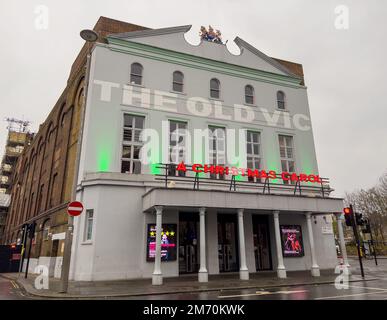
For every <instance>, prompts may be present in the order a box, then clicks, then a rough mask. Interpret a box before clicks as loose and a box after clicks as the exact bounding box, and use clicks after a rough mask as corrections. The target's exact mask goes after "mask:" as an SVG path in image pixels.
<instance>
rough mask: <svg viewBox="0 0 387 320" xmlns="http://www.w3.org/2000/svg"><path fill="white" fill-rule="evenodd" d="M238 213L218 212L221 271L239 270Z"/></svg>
mask: <svg viewBox="0 0 387 320" xmlns="http://www.w3.org/2000/svg"><path fill="white" fill-rule="evenodd" d="M238 255H239V251H238V244H237V216H236V214H218V257H219V271H220V272H230V271H238V270H239V257H238Z"/></svg>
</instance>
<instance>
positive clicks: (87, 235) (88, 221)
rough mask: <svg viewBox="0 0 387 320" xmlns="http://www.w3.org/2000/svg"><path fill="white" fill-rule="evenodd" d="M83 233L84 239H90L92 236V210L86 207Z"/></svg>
mask: <svg viewBox="0 0 387 320" xmlns="http://www.w3.org/2000/svg"><path fill="white" fill-rule="evenodd" d="M85 219H86V220H85V233H84V239H83V240H84V241H91V239H92V236H93V220H94V210H93V209H87V210H86V216H85Z"/></svg>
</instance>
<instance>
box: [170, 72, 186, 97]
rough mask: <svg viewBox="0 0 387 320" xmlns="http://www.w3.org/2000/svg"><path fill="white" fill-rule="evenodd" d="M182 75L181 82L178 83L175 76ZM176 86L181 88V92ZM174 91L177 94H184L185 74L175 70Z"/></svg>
mask: <svg viewBox="0 0 387 320" xmlns="http://www.w3.org/2000/svg"><path fill="white" fill-rule="evenodd" d="M176 74H180V75H181V82H178V81H177V80H175V75H176ZM175 84H176V85H178V86H181V91H179V90H175ZM172 91H173V92H177V93H184V73H183V72H181V71H180V70H175V71H173V73H172Z"/></svg>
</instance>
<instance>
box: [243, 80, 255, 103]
mask: <svg viewBox="0 0 387 320" xmlns="http://www.w3.org/2000/svg"><path fill="white" fill-rule="evenodd" d="M247 88H251V94H250V95H249V94H247V92H246V90H247ZM248 97H251V99H252V102H248V101H247V98H248ZM245 104H248V105H254V104H255V90H254V87H253V86H252V85H251V84H246V85H245Z"/></svg>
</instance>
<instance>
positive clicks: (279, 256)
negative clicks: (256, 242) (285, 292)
mask: <svg viewBox="0 0 387 320" xmlns="http://www.w3.org/2000/svg"><path fill="white" fill-rule="evenodd" d="M273 215H274V233H275V244H276V249H277V261H278V266H277V276H278V278H286V269H285V265H284V258H283V255H282V245H281V232H280V225H279V211H273Z"/></svg>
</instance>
